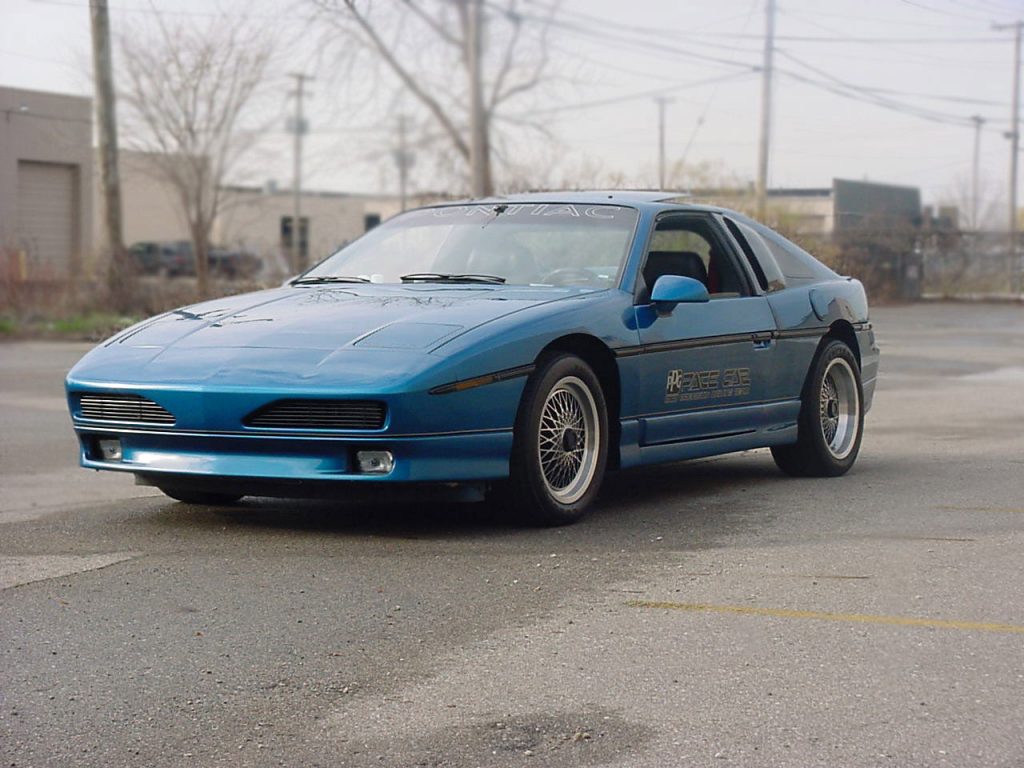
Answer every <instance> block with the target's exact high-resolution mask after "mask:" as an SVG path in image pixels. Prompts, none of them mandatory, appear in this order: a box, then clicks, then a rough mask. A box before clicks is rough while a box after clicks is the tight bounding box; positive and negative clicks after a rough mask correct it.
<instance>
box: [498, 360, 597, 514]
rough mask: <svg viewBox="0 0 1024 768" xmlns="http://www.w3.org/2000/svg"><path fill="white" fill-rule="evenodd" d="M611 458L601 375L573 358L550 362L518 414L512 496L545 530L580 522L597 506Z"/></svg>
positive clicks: (514, 503) (511, 500)
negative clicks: (584, 515)
mask: <svg viewBox="0 0 1024 768" xmlns="http://www.w3.org/2000/svg"><path fill="white" fill-rule="evenodd" d="M607 460H608V412H607V407H606V405H605V400H604V393H603V392H602V390H601V384H600V382H599V381H598V379H597V376H596V375H595V374H594V371H593V370H592V369H591V368H590V366H589V365H587V364H586V363H585V362H584V361H583V360H581V359H580V358H578V357H576V356H574V355H568V354H562V355H557V356H554V357H549V358H547V359H546V360H543V361H542V362H541V363H540V364H539V365H538V367H537V370H536V371H535V372H534V373H533V375H532V376H531V377H530V379H529V381H528V382H527V385H526V390H525V391H524V393H523V399H522V402H521V404H520V406H519V413H518V415H517V416H516V425H515V431H514V439H513V445H512V457H511V465H510V477H509V484H508V490H509V491H510V493H509V494H508V498H507V499H506V502H507V503H508V504H509V505H510V506H511V507H512V510H513V512H514V514H516V516H518V517H520V518H521V519H524V520H526V521H528V522H531V523H534V524H537V525H566V524H568V523H572V522H575V521H576V520H578V519H579V518H580V517H582V516H583V513H584V512H585V511H586V509H587V507H588V506H590V504H591V503H592V502H593V500H594V498H595V497H596V496H597V493H598V490H599V489H600V487H601V481H602V480H603V479H604V471H605V465H606V464H607Z"/></svg>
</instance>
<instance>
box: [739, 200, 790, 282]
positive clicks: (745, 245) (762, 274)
mask: <svg viewBox="0 0 1024 768" xmlns="http://www.w3.org/2000/svg"><path fill="white" fill-rule="evenodd" d="M723 218H724V217H723ZM724 221H725V225H726V226H727V227H728V228H729V233H730V234H731V235H732V236H733V237H734V238H736V242H737V243H739V245H740V248H742V249H743V255H744V256H746V258H747V261H748V262H749V263H750V268H751V269H752V270H753V271H754V274H755V275H756V276H757V282H758V284H759V285H760V286H761V290H763V291H766V292H769V293H771V292H773V291H781V290H782V289H783V288H785V287H786V279H785V277H783V274H782V270H781V269H780V268H779V265H778V263H777V262H776V261H775V257H774V255H773V253H772V250H771V248H770V247H769V246H768V244H767V243H766V242H765V241H764V239H763V238H762V237H761V235H759V234H758V233H757V232H756V231H755V230H753V229H751V228H750V227H748V226H747V225H746V224H743V223H742V222H738V221H733V220H732V219H729V218H724Z"/></svg>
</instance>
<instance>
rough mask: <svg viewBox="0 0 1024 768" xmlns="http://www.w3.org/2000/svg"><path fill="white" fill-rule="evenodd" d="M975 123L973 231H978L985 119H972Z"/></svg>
mask: <svg viewBox="0 0 1024 768" xmlns="http://www.w3.org/2000/svg"><path fill="white" fill-rule="evenodd" d="M971 120H973V121H974V163H973V165H972V166H971V229H973V230H975V231H977V230H978V173H979V170H978V168H979V165H980V161H981V127H982V126H983V125H984V124H985V118H983V117H982V116H981V115H974V116H973V117H971Z"/></svg>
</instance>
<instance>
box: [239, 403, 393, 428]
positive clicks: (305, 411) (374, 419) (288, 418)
mask: <svg viewBox="0 0 1024 768" xmlns="http://www.w3.org/2000/svg"><path fill="white" fill-rule="evenodd" d="M386 416H387V406H385V405H384V403H381V402H378V401H376V400H277V401H275V402H273V403H270V404H269V405H265V406H263V407H262V408H260V409H259V410H256V411H253V412H252V413H250V414H249V415H248V416H247V417H246V418H245V425H246V426H248V427H277V428H278V429H382V428H383V427H384V420H385V418H386Z"/></svg>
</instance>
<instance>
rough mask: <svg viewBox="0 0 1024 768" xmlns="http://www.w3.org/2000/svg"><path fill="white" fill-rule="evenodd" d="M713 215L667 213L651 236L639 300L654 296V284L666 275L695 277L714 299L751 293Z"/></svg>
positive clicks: (641, 301) (643, 301)
mask: <svg viewBox="0 0 1024 768" xmlns="http://www.w3.org/2000/svg"><path fill="white" fill-rule="evenodd" d="M730 250H731V249H729V248H728V246H726V245H725V244H724V242H723V240H722V237H721V235H720V231H719V230H718V229H717V228H716V227H715V226H714V225H713V224H712V222H711V220H710V218H709V217H706V216H699V215H692V214H690V215H677V216H666V217H665V218H663V219H661V220H660V221H659V222H658V224H657V226H656V228H655V230H654V234H653V235H652V237H651V243H650V246H649V248H648V251H647V259H646V261H645V262H644V267H643V270H642V272H641V278H642V279H641V280H639V281H638V283H639V284H640V289H639V292H638V296H637V300H638V302H639V303H646V302H647V301H649V300H650V295H651V288H653V287H654V283H655V282H657V280H658V278H659V277H661V276H662V275H680V276H682V277H691V278H693V279H694V280H698V281H700V282H702V283H704V285H705V286H707V289H708V293H709V294H710V295H711V298H712V299H722V298H731V297H736V296H746V295H749V293H750V291H749V289H748V287H747V282H746V280H744V278H743V276H742V274H741V273H740V271H739V269H738V268H737V265H736V263H735V262H734V261H733V258H732V257H731V255H730Z"/></svg>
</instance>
